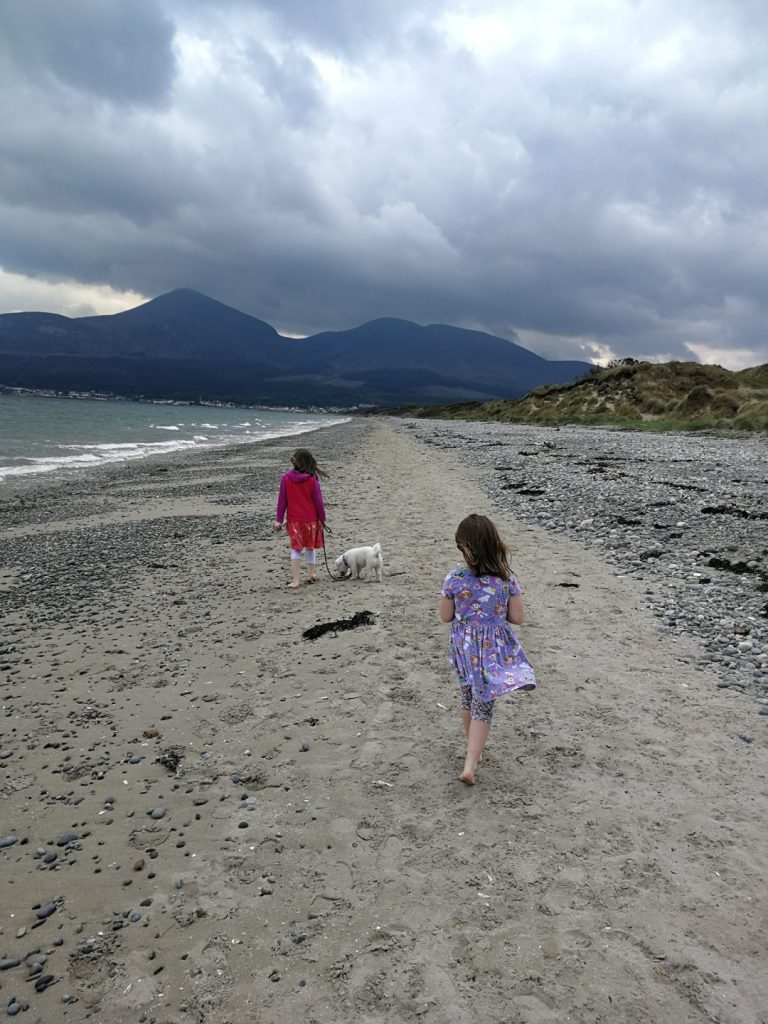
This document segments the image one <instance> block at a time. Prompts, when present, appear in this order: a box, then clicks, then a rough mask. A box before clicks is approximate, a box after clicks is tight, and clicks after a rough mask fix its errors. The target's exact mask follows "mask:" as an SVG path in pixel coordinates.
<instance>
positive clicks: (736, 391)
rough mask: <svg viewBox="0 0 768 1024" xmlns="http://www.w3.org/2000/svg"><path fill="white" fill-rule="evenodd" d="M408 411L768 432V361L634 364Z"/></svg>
mask: <svg viewBox="0 0 768 1024" xmlns="http://www.w3.org/2000/svg"><path fill="white" fill-rule="evenodd" d="M403 411H407V412H408V413H410V414H411V415H415V416H419V417H434V418H437V419H464V420H497V421H500V422H507V423H540V424H558V423H581V424H592V425H604V426H615V427H628V428H636V429H637V428H640V429H645V430H711V429H719V430H743V431H765V432H768V364H765V365H763V366H757V367H752V368H750V369H748V370H740V371H738V372H734V371H732V370H724V369H723V368H722V367H721V366H711V365H702V364H700V363H677V362H672V363H643V362H634V363H629V364H621V365H618V366H612V367H609V368H607V369H596V370H595V371H594V372H593V373H590V374H589V375H588V376H586V377H583V378H581V379H580V380H577V381H574V382H573V383H572V384H558V385H550V386H548V387H542V388H536V389H535V390H534V391H531V392H529V393H528V394H527V395H525V396H524V397H523V398H520V399H517V400H515V401H506V400H503V399H495V400H492V401H490V402H464V403H461V404H459V405H447V406H445V405H444V406H430V407H421V408H416V407H412V408H410V409H408V410H403Z"/></svg>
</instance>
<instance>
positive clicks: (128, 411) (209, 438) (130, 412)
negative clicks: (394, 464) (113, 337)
mask: <svg viewBox="0 0 768 1024" xmlns="http://www.w3.org/2000/svg"><path fill="white" fill-rule="evenodd" d="M347 419H348V417H346V416H342V415H334V414H331V413H322V412H319V413H310V412H303V411H301V410H298V409H280V410H276V409H242V408H232V407H230V406H208V405H204V406H201V405H180V404H176V403H174V404H164V403H163V404H159V403H158V404H155V403H151V402H133V401H120V400H117V399H104V400H101V399H89V398H77V399H74V398H56V397H48V396H40V395H27V394H24V395H20V394H15V393H0V488H1V487H2V484H3V483H9V482H11V481H13V480H14V479H18V478H19V477H30V476H35V475H38V474H45V473H48V474H58V475H65V474H71V473H73V472H77V471H78V470H83V469H89V468H91V467H93V466H101V465H104V464H106V463H114V462H126V461H130V460H135V459H144V458H146V457H147V456H149V455H170V454H172V453H173V452H180V451H196V450H203V449H206V448H218V447H223V446H224V445H231V444H248V443H252V442H253V443H255V442H258V441H264V440H266V439H267V438H270V437H289V436H291V435H293V434H303V433H305V432H306V431H308V430H316V429H317V428H318V427H327V426H332V425H333V424H335V423H344V422H346V421H347Z"/></svg>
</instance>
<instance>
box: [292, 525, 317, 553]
mask: <svg viewBox="0 0 768 1024" xmlns="http://www.w3.org/2000/svg"><path fill="white" fill-rule="evenodd" d="M285 529H286V531H287V532H288V536H289V537H290V539H291V547H292V548H293V550H294V551H301V550H302V549H303V548H309V549H311V550H314V549H316V548H321V547H322V546H323V528H322V526H321V525H320V523H319V522H318V520H317V519H315V520H314V521H313V522H311V523H297V522H295V521H294V520H291V519H289V520H288V521H287V522H286V524H285Z"/></svg>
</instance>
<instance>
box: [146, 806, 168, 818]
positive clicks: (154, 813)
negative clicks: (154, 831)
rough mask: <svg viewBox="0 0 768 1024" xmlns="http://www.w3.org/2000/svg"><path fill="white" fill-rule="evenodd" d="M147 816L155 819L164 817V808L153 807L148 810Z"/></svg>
mask: <svg viewBox="0 0 768 1024" xmlns="http://www.w3.org/2000/svg"><path fill="white" fill-rule="evenodd" d="M149 816H150V818H154V819H155V821H159V820H160V819H161V818H164V817H165V808H164V807H153V808H152V810H151V811H150V812H149Z"/></svg>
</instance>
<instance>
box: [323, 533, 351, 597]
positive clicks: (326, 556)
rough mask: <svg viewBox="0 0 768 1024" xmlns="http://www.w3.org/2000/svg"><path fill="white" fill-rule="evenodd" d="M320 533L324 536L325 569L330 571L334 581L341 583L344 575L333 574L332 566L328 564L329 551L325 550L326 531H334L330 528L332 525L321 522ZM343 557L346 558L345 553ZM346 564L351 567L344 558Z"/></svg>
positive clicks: (329, 573)
mask: <svg viewBox="0 0 768 1024" xmlns="http://www.w3.org/2000/svg"><path fill="white" fill-rule="evenodd" d="M320 533H321V534H322V537H323V561H324V562H325V571H326V572H327V573H328V575H329V576H330V577H331V580H332V581H333V582H334V583H341V582H342V580H343V579H344V577H343V576H334V575H333V573H332V572H331V568H330V566H329V565H328V552H327V551H326V550H325V535H326V533H333V530H332V529H331V528H330V526H328V524H327V523H320ZM341 557H342V558H344V556H343V555H342V556H341ZM344 564H345V565H346V566H347V568H349V566H348V565H347V560H346V558H344Z"/></svg>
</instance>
